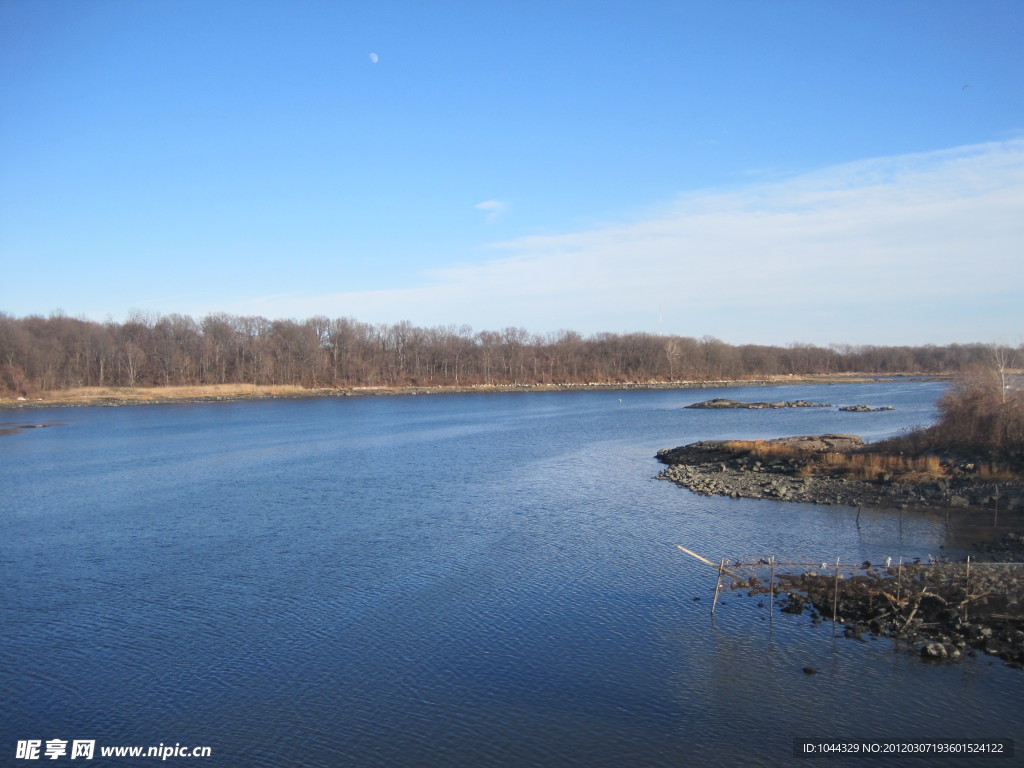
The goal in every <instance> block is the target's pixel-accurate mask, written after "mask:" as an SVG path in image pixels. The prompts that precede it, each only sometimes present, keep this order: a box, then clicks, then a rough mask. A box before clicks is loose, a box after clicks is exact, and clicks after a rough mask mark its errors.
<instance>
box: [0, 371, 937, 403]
mask: <svg viewBox="0 0 1024 768" xmlns="http://www.w3.org/2000/svg"><path fill="white" fill-rule="evenodd" d="M948 378H949V377H947V376H939V375H921V374H912V373H907V374H893V375H888V376H873V375H868V374H828V375H807V376H796V375H790V376H773V377H768V378H761V379H739V380H735V379H733V380H718V381H648V382H587V383H580V384H570V383H566V384H474V385H467V386H461V385H455V386H452V385H439V386H364V387H342V388H337V387H313V388H307V387H298V386H293V385H276V386H258V385H253V384H214V385H207V386H189V387H83V388H80V389H70V390H60V391H49V392H43V393H41V394H40V395H38V396H33V397H24V396H22V397H11V396H7V397H0V409H23V408H55V407H74V406H98V407H112V406H122V405H166V404H170V403H182V404H187V403H203V402H223V401H231V400H267V399H288V398H293V399H294V398H327V397H394V396H417V395H447V394H473V393H480V394H488V393H506V392H580V391H586V392H593V391H596V390H638V389H639V390H649V389H718V388H723V387H775V386H786V385H801V384H859V383H871V382H891V381H945V380H947V379H948Z"/></svg>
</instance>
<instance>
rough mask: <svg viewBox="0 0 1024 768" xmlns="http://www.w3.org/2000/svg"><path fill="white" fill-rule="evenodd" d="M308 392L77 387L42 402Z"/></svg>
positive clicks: (250, 387) (288, 388) (283, 387)
mask: <svg viewBox="0 0 1024 768" xmlns="http://www.w3.org/2000/svg"><path fill="white" fill-rule="evenodd" d="M308 391H309V390H308V389H306V388H305V387H300V386H296V385H294V384H279V385H266V386H257V385H255V384H207V385H201V386H183V387H80V388H78V389H66V390H57V391H52V392H44V393H43V395H42V399H43V400H46V401H52V402H69V401H72V402H88V401H90V400H165V399H166V400H177V399H188V398H194V397H233V396H239V397H247V396H253V395H297V394H301V393H303V392H308Z"/></svg>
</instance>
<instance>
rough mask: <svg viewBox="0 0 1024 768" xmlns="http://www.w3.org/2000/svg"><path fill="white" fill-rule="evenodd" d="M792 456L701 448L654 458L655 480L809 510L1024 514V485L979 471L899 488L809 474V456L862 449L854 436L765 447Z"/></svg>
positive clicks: (710, 444) (732, 447)
mask: <svg viewBox="0 0 1024 768" xmlns="http://www.w3.org/2000/svg"><path fill="white" fill-rule="evenodd" d="M764 442H765V443H766V444H768V445H769V446H778V447H780V448H792V449H793V451H792V454H793V455H791V456H785V455H780V456H778V457H774V458H758V457H757V456H755V455H754V454H752V453H751V452H749V451H744V450H743V449H738V448H737V447H736V443H735V442H730V441H723V440H705V441H702V442H697V443H691V444H689V445H685V446H681V447H679V448H670V449H665V450H661V451H658V454H657V459H658V461H660V462H662V463H663V464H666V465H668V466H667V467H666V468H665V469H664V470H663V471H662V472H661V473H660V474H659V475H658V479H659V480H669V481H671V482H673V483H676V484H677V485H681V486H683V487H684V488H688V489H690V490H691V491H693V492H694V493H701V494H704V495H706V496H711V495H722V496H730V497H732V498H746V499H773V500H776V501H795V502H802V503H809V504H839V505H846V506H853V507H857V506H869V507H900V508H915V507H916V508H933V509H934V508H945V507H958V508H984V509H992V508H993V507H994V506H996V505H998V507H999V509H1001V510H1007V511H1013V510H1024V485H1022V484H1020V483H1011V482H996V481H991V480H986V479H983V478H981V477H980V476H979V474H978V473H977V471H976V470H977V467H975V466H974V465H971V464H961V465H957V466H956V467H953V468H951V474H950V475H949V476H948V477H943V478H941V479H935V480H933V481H929V482H913V483H911V482H899V481H898V480H897V479H896V478H895V477H894V476H893V475H891V474H889V473H886V472H880V473H878V475H877V477H875V478H873V479H871V480H864V479H857V478H854V477H849V476H844V475H841V474H821V473H815V472H810V471H808V470H809V469H810V466H811V465H812V464H813V457H814V455H815V454H824V453H827V452H836V453H843V452H851V451H856V450H857V449H859V448H861V447H862V446H863V441H862V440H861V439H860V437H858V436H856V435H836V434H832V435H809V436H799V437H787V438H779V439H777V440H768V441H764Z"/></svg>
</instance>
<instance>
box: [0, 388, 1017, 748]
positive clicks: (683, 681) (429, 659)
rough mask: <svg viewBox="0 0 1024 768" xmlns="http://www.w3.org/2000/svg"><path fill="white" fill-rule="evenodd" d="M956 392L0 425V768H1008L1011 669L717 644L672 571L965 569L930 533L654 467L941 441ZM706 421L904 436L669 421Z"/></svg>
mask: <svg viewBox="0 0 1024 768" xmlns="http://www.w3.org/2000/svg"><path fill="white" fill-rule="evenodd" d="M941 392H942V386H941V385H939V384H930V383H900V384H871V385H835V386H792V387H778V388H773V389H762V388H749V389H729V390H679V391H624V392H615V391H600V392H591V393H551V394H539V393H532V394H502V395H450V396H448V395H444V396H420V397H393V398H348V399H323V400H278V401H262V402H233V403H223V404H201V405H174V406H149V407H123V408H68V409H54V410H46V411H39V410H36V411H0V421H2V422H8V423H14V424H24V423H48V424H52V425H53V426H51V427H49V428H47V429H26V430H23V431H20V432H16V433H13V434H7V435H4V436H3V437H0V567H2V573H3V577H2V595H0V597H2V600H0V619H2V639H0V730H2V733H3V741H2V746H0V749H3V750H4V751H5V754H3V755H2V758H0V760H2V764H4V765H7V764H11V765H14V764H20V765H26V764H31V763H27V762H26V761H23V760H16V759H15V757H16V755H15V751H16V743H17V742H18V741H22V740H29V739H36V740H41V741H42V742H43V744H44V745H45V742H46V741H47V740H51V739H62V740H67V741H68V742H69V743H70V742H71V741H72V740H75V739H82V740H95V742H96V744H97V752H96V755H95V758H94V759H93V760H92V761H82V762H83V763H84V764H87V765H96V766H104V765H111V766H126V765H137V764H144V763H145V762H146V761H144V760H143V761H138V760H136V761H133V760H130V759H127V758H101V757H100V755H99V745H141V746H147V747H148V746H156V745H158V744H163V745H173V744H181V745H188V746H195V745H202V746H209V747H210V748H211V750H212V757H210V758H208V759H205V760H201V761H193V760H189V759H187V758H177V759H175V758H170V759H169V760H168V761H167V764H177V765H181V764H185V763H194V764H200V765H209V766H239V767H243V766H244V767H245V768H261V767H263V766H266V767H268V768H269V767H270V766H274V767H275V768H278V767H279V766H313V767H315V766H323V767H324V768H328V767H330V768H335V767H338V766H389V767H391V766H397V767H404V766H410V767H412V766H425V767H428V768H429V767H433V766H439V767H441V766H443V767H445V768H448V767H454V766H474V767H476V768H486V767H487V766H586V767H587V768H595V767H598V766H616V768H620V767H623V766H626V767H629V766H666V767H667V766H703V765H707V766H733V765H743V766H780V765H790V764H801V765H806V764H814V763H821V764H825V765H846V764H849V765H865V764H868V763H869V762H870V761H864V760H857V759H850V760H844V759H841V758H827V759H824V760H818V761H815V760H811V761H808V760H798V759H796V758H794V757H793V753H792V750H793V739H794V737H806V738H829V739H852V738H856V739H869V738H870V739H901V740H908V739H928V738H938V737H965V738H978V739H985V738H987V739H993V738H1001V739H1007V738H1016V737H1021V738H1018V739H1017V745H1016V746H1017V750H1018V757H1017V758H1015V759H1011V760H995V761H991V760H986V761H984V763H983V764H985V765H1008V764H1015V763H1016V764H1019V763H1021V762H1022V760H1024V727H1022V726H1024V672H1021V671H1016V670H1012V669H1008V668H1006V667H1004V666H1002V664H1001V663H1000V662H998V661H996V662H994V663H993V662H991V661H990V660H989V659H986V658H977V659H968V660H967V661H965V662H964V663H962V664H956V665H950V666H933V665H928V664H925V663H923V662H921V661H920V660H919V659H917V658H915V657H914V656H913V655H911V654H909V653H907V652H905V651H900V650H897V649H896V648H895V646H894V645H893V643H892V641H887V640H871V641H868V642H864V643H859V642H857V641H854V640H848V639H842V638H839V639H833V637H832V628H831V626H830V625H828V624H822V625H820V626H816V627H815V626H811V624H810V620H809V619H808V617H806V616H791V615H787V614H781V615H780V614H778V613H776V614H775V620H774V623H773V625H771V626H769V623H768V621H767V608H763V607H762V608H759V607H758V606H757V602H758V601H757V600H756V599H751V598H747V597H741V596H739V595H727V596H726V598H725V601H724V605H720V606H719V609H718V612H717V616H716V618H715V621H714V622H712V621H711V620H710V618H709V607H710V606H709V603H710V598H711V595H712V592H713V589H714V580H715V576H714V572H713V571H712V570H711V569H709V568H707V567H706V566H703V565H701V564H700V563H698V562H697V561H696V560H694V559H692V558H690V557H688V556H686V555H684V554H683V553H682V552H680V551H679V550H677V549H676V544H683V545H685V546H687V547H689V548H690V549H693V550H696V551H697V552H700V553H701V554H704V555H706V556H708V557H711V558H713V559H717V558H719V557H730V558H749V557H754V558H756V557H760V556H761V555H770V554H776V555H778V556H779V557H780V559H800V558H811V559H814V560H817V559H821V560H828V559H832V560H833V561H834V560H835V558H836V557H842V558H843V560H844V562H847V561H850V562H852V561H857V562H859V561H861V560H864V559H869V560H875V561H876V562H877V561H878V560H879V559H884V558H885V557H886V556H892V557H894V558H897V557H899V556H903V557H906V558H910V557H916V556H922V557H923V556H927V555H928V554H936V555H938V554H945V553H950V554H956V553H957V547H958V541H956V540H954V538H953V537H952V535H951V534H948V533H947V529H946V525H945V523H944V520H943V519H941V518H939V517H927V516H910V515H907V516H905V517H904V519H903V521H902V527H901V526H900V522H899V518H898V513H896V512H894V511H881V510H863V512H862V514H861V519H860V525H859V527H858V526H857V525H856V522H855V517H856V510H853V509H849V508H842V507H827V506H821V507H819V506H813V505H805V506H802V505H795V504H786V503H781V502H771V501H754V500H732V499H727V498H718V497H712V498H708V497H703V496H697V495H695V494H692V493H690V492H689V491H686V490H683V489H681V488H678V487H676V486H674V485H671V484H669V483H665V482H659V481H656V480H654V479H653V478H654V476H655V475H656V474H657V473H658V471H659V470H660V465H659V464H658V463H657V462H656V461H655V460H654V458H653V457H654V454H655V452H656V451H657V450H658V449H660V448H668V447H673V446H676V445H680V444H683V443H687V442H692V441H694V440H698V439H706V438H727V437H736V438H758V437H776V436H781V435H791V434H811V433H820V432H853V433H859V434H861V435H863V436H864V437H865V438H866V439H877V438H880V437H884V436H888V435H892V434H895V433H897V432H898V431H899V430H901V429H903V428H906V427H910V426H914V425H918V424H924V423H927V422H928V421H930V420H931V419H932V418H933V416H934V402H935V400H936V399H937V398H938V396H939V395H940V394H941ZM718 396H723V397H731V398H736V399H748V400H759V399H772V400H776V399H797V398H805V399H809V400H817V401H823V402H828V403H834V404H836V405H846V404H854V403H867V404H873V405H884V404H891V405H894V406H895V407H896V410H895V411H890V412H883V413H840V412H838V411H837V410H836V409H834V408H830V409H788V410H778V411H718V412H716V411H700V410H683V406H685V405H687V404H689V403H693V402H696V401H698V400H704V399H708V398H711V397H718ZM947 539H948V540H947ZM942 547H945V549H941V548H942ZM697 597H700V598H701V600H700V601H697V600H695V599H694V598H697ZM805 666H813V667H816V668H817V669H818V670H820V672H819V674H817V675H806V674H804V673H803V672H802V669H803V667H805ZM42 759H44V760H45V755H43V756H42ZM65 761H68V762H71V763H72V764H78V762H79V761H77V760H75V761H72V760H70V756H69V755H67V756H63V757H61V758H59V762H58V764H63V763H64V762H65ZM47 762H48V761H47ZM149 762H150V763H152V762H153V760H152V759H151V760H150V761H149ZM157 762H159V761H157ZM947 762H948V764H950V765H968V764H973V763H974V762H978V761H976V760H965V759H957V760H949V761H947ZM879 764H884V765H892V766H895V765H913V766H921V765H925V764H927V765H936V764H943V762H942V761H941V760H935V759H934V758H929V759H927V760H925V761H923V762H922V760H920V759H904V760H901V759H899V758H889V759H886V760H884V761H882V762H880V763H879Z"/></svg>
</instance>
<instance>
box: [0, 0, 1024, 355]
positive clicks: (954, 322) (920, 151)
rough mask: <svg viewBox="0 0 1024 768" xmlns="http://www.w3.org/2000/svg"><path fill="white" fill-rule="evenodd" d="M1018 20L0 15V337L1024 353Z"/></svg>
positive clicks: (435, 11) (710, 14) (901, 14)
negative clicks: (86, 331)
mask: <svg viewBox="0 0 1024 768" xmlns="http://www.w3.org/2000/svg"><path fill="white" fill-rule="evenodd" d="M1021 40H1024V4H1022V3H1019V2H1014V1H1012V0H963V1H961V0H943V1H942V2H936V1H935V0H926V1H922V2H914V1H910V0H908V1H906V2H899V1H896V2H894V1H893V0H885V1H884V2H873V1H872V0H866V1H863V2H848V1H843V2H828V1H827V0H806V1H805V2H770V1H765V0H757V1H756V2H755V1H754V0H750V1H739V0H737V1H734V2H728V1H723V2H717V1H716V2H711V0H705V1H704V2H686V1H685V0H675V1H674V2H668V1H662V0H630V1H629V2H626V1H625V0H622V1H616V2H601V1H600V0H588V1H587V2H559V0H545V1H544V2H531V1H530V0H518V1H517V2H484V1H483V0H478V1H477V2H387V1H386V0H385V1H383V2H381V1H375V2H372V3H370V2H366V3H364V2H330V1H328V0H276V1H268V0H244V1H243V0H232V1H227V0H147V1H146V2H140V1H135V0H31V1H29V0H0V264H2V269H3V273H2V274H3V279H2V283H0V286H2V287H0V311H5V312H7V313H9V314H13V315H15V316H24V315H28V314H48V313H50V312H51V311H54V310H58V309H59V310H62V311H63V312H65V313H67V314H69V315H73V316H84V317H88V318H91V319H96V320H103V319H105V318H107V317H111V318H113V319H115V320H122V319H124V318H125V317H126V316H127V314H128V313H129V312H130V311H131V310H133V309H140V310H145V311H150V312H158V313H163V314H169V313H173V312H178V313H183V314H191V315H193V316H196V317H201V316H202V315H205V314H206V313H209V312H218V311H226V312H231V313H235V314H259V315H264V316H266V317H271V318H275V317H294V318H298V319H303V318H306V317H309V316H312V315H316V314H324V315H328V316H331V317H355V318H357V319H359V320H362V321H365V322H375V323H376V322H398V321H400V320H409V321H411V322H413V323H414V324H416V325H424V326H433V325H448V324H457V325H462V324H469V325H471V326H472V327H473V328H474V329H476V330H483V329H501V328H504V327H508V326H517V327H524V328H526V329H528V330H530V331H533V332H537V333H546V332H550V331H556V330H559V329H563V328H566V329H574V330H577V331H580V332H582V333H585V334H589V333H597V332H602V331H608V332H631V331H647V332H653V333H657V332H664V333H672V334H680V335H687V336H698V337H699V336H703V335H714V336H717V337H719V338H722V339H723V340H725V341H729V342H731V343H747V342H756V343H775V344H786V343H790V342H797V341H799V342H812V343H819V344H827V343H831V342H835V343H853V344H864V343H871V344H903V343H912V344H918V343H938V344H943V343H949V342H970V341H984V342H989V341H1004V342H1008V343H1014V344H1016V343H1020V342H1021V341H1022V340H1024V309H1022V307H1024V267H1021V266H1020V264H1021V261H1022V256H1024V46H1022V45H1021V42H1020V41H1021Z"/></svg>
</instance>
